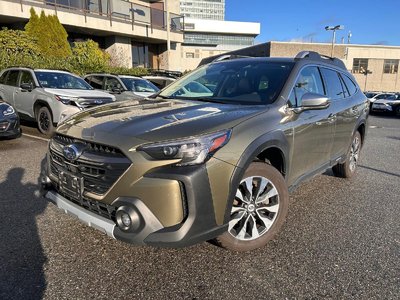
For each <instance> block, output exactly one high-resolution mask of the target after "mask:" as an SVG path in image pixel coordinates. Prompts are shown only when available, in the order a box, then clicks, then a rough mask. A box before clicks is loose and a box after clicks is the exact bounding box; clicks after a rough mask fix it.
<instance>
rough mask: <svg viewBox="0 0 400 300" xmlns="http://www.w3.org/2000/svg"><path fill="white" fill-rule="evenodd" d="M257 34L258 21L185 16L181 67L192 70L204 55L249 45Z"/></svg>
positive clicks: (252, 43)
mask: <svg viewBox="0 0 400 300" xmlns="http://www.w3.org/2000/svg"><path fill="white" fill-rule="evenodd" d="M258 34H260V23H251V22H232V21H215V20H196V19H189V18H185V32H184V40H183V44H182V65H183V68H184V69H185V70H193V69H195V68H196V67H197V66H198V64H199V63H200V61H201V60H202V59H203V58H205V57H209V56H213V55H218V54H222V53H225V52H227V51H232V50H236V49H240V48H243V47H248V46H252V45H254V41H255V38H256V36H257V35H258Z"/></svg>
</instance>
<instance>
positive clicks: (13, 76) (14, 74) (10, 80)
mask: <svg viewBox="0 0 400 300" xmlns="http://www.w3.org/2000/svg"><path fill="white" fill-rule="evenodd" d="M18 74H19V71H18V70H11V71H9V72H8V76H7V79H6V82H5V84H6V85H11V86H17V81H18Z"/></svg>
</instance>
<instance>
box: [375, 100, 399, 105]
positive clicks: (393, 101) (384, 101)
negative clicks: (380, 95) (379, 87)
mask: <svg viewBox="0 0 400 300" xmlns="http://www.w3.org/2000/svg"><path fill="white" fill-rule="evenodd" d="M387 103H400V100H386V99H379V100H375V102H374V104H387Z"/></svg>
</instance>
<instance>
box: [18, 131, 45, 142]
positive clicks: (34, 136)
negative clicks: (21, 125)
mask: <svg viewBox="0 0 400 300" xmlns="http://www.w3.org/2000/svg"><path fill="white" fill-rule="evenodd" d="M22 135H23V136H27V137H30V138H32V139H37V140H41V141H45V142H48V141H49V139H46V138H43V137H40V136H36V135H31V134H27V133H23V134H22Z"/></svg>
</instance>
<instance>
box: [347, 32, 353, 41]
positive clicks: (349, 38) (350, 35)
mask: <svg viewBox="0 0 400 300" xmlns="http://www.w3.org/2000/svg"><path fill="white" fill-rule="evenodd" d="M351 37H352V34H351V31H349V33H348V34H347V44H350V40H351Z"/></svg>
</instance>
